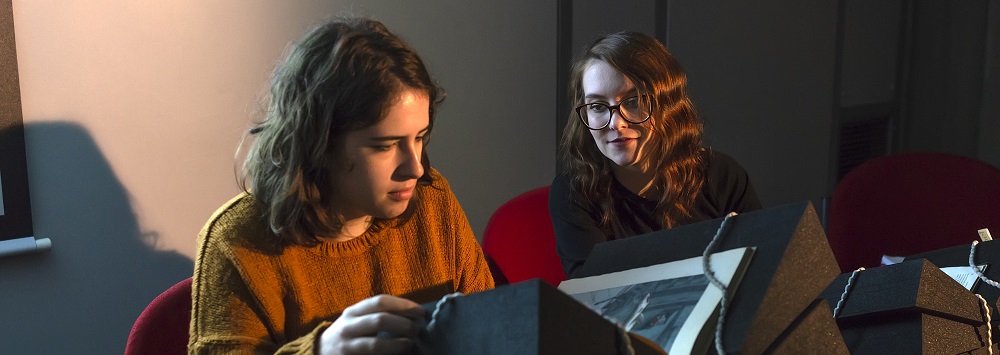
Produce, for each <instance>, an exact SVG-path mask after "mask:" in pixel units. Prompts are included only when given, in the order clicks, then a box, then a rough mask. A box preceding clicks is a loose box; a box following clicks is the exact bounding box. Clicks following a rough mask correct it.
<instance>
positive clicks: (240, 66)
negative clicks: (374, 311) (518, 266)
mask: <svg viewBox="0 0 1000 355" xmlns="http://www.w3.org/2000/svg"><path fill="white" fill-rule="evenodd" d="M13 5H14V25H15V32H16V37H17V51H18V61H19V64H20V68H19V71H20V80H21V93H22V100H23V111H24V121H25V125H26V129H25V134H26V147H27V158H28V173H29V180H30V188H31V195H32V211H33V214H34V227H35V228H34V229H35V233H36V235H37V236H38V237H47V238H51V239H52V241H53V250H52V251H51V252H49V253H47V254H39V255H26V256H19V257H16V258H9V259H0V314H2V315H3V316H0V343H2V344H5V345H4V347H5V349H4V350H3V352H5V353H6V352H10V353H12V354H13V353H73V352H75V351H79V350H82V349H87V350H86V352H87V353H102V354H103V353H116V352H120V351H122V349H124V346H125V340H126V336H127V335H128V331H129V329H130V328H131V326H132V322H133V321H134V320H135V317H136V316H138V314H139V312H141V310H142V308H143V307H144V306H145V305H146V304H147V303H148V302H149V301H150V300H151V299H152V298H153V297H154V296H155V295H156V294H158V293H159V292H160V291H162V290H164V289H166V288H167V287H168V286H169V285H171V284H172V283H174V282H176V281H179V280H180V279H182V278H184V277H188V276H190V274H191V270H192V265H193V262H192V260H193V256H194V253H195V237H196V235H197V233H198V231H199V229H200V228H201V226H202V224H203V223H204V221H205V220H206V219H207V218H208V217H209V215H210V214H211V213H212V212H213V211H214V210H215V208H216V207H218V206H219V205H220V204H222V203H223V202H225V201H226V200H228V199H229V198H230V197H232V196H233V195H234V194H235V193H237V191H238V188H237V185H236V182H235V178H234V172H233V169H234V165H233V153H234V150H235V148H236V145H237V143H238V141H239V139H240V136H241V133H242V131H243V130H245V129H246V128H247V127H248V119H249V117H250V116H251V114H252V113H253V112H254V110H255V108H256V106H255V103H256V101H257V98H258V96H259V95H260V93H261V92H262V88H263V86H264V85H265V82H266V80H267V78H268V76H269V73H270V71H271V69H272V67H273V65H274V63H275V62H276V61H278V60H279V58H280V57H281V55H282V54H283V53H284V51H285V48H286V44H287V43H288V42H289V41H290V40H293V39H295V38H297V37H299V36H300V35H301V34H302V33H303V32H304V31H305V30H306V29H308V28H309V27H310V25H311V24H313V23H315V22H316V21H318V20H320V19H322V18H324V17H327V16H329V15H332V14H338V13H342V12H344V11H351V12H353V13H358V14H363V15H370V16H373V17H375V18H377V19H381V20H383V21H384V22H385V23H386V24H387V25H388V26H389V27H390V29H393V30H395V31H396V32H397V33H399V34H400V35H401V36H402V37H404V39H406V40H408V41H409V42H410V43H411V44H412V45H414V47H416V49H417V51H418V52H419V53H421V55H422V56H423V57H424V59H425V60H426V61H427V63H428V66H429V67H430V70H431V74H432V75H433V76H434V77H436V78H437V79H438V80H439V81H440V82H441V83H442V85H443V86H444V87H445V88H446V89H447V90H448V91H449V96H448V99H447V101H446V102H445V104H444V106H443V107H442V109H441V111H440V115H439V116H438V117H439V119H438V121H437V124H436V126H435V136H434V140H433V143H432V144H431V146H430V148H429V150H430V154H431V157H432V158H433V163H434V165H435V166H436V167H437V168H438V169H439V170H441V171H442V173H443V174H444V175H445V176H446V177H448V179H449V181H450V182H451V183H452V187H453V189H454V191H455V193H456V195H457V196H458V198H459V200H460V202H461V203H462V204H463V206H464V207H465V209H466V212H467V214H468V215H469V218H470V221H471V222H472V224H473V229H474V230H475V231H476V233H477V235H479V234H481V232H482V230H483V228H484V226H485V223H486V220H487V219H488V218H489V215H490V214H491V213H492V211H493V210H494V209H495V208H496V207H497V206H499V205H500V204H501V203H503V202H504V201H506V200H507V199H509V198H511V197H513V196H515V195H517V194H518V193H520V192H522V191H526V190H528V189H531V188H533V187H537V186H541V185H545V184H548V183H549V182H550V181H551V179H552V178H553V175H554V172H555V143H554V141H553V137H554V136H555V121H554V119H553V118H552V117H553V116H554V115H555V106H554V105H555V104H554V102H555V95H556V93H555V73H554V68H555V52H554V50H552V48H554V46H555V28H556V27H555V18H556V13H555V6H556V5H555V2H550V3H546V2H543V3H539V2H536V1H531V0H522V1H505V2H484V3H478V4H476V5H475V6H470V5H468V3H467V2H463V1H450V0H437V1H427V2H420V3H418V2H409V1H406V2H403V1H365V2H358V3H349V2H345V1H320V0H310V1H296V2H286V1H280V2H279V1H268V0H211V1H193V0H183V1H155V2H145V1H142V2H137V1H120V0H89V1H75V2H74V1H54V0H52V1H36V0H31V1H28V0H14V2H13Z"/></svg>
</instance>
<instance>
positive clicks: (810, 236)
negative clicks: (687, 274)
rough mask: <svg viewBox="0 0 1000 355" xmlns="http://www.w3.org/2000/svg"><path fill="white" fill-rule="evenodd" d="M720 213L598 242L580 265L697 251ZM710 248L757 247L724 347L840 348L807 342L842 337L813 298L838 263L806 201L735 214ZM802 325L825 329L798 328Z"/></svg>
mask: <svg viewBox="0 0 1000 355" xmlns="http://www.w3.org/2000/svg"><path fill="white" fill-rule="evenodd" d="M721 222H722V219H721V218H720V219H715V220H710V221H704V222H700V223H695V224H690V225H685V226H680V227H677V228H673V229H668V230H663V231H658V232H653V233H648V234H644V235H639V236H635V237H630V238H625V239H620V240H615V241H610V242H606V243H600V244H598V245H597V246H595V247H594V250H593V252H592V253H591V255H590V257H589V258H588V261H587V262H586V263H585V264H584V265H583V266H582V267H581V273H582V276H593V275H600V274H606V273H610V272H616V271H622V270H628V269H633V268H637V267H643V266H650V265H656V264H661V263H665V262H670V261H676V260H681V259H687V258H691V257H695V256H701V255H702V253H703V252H704V250H705V247H706V246H707V245H708V243H709V242H710V241H711V240H712V238H713V236H714V235H715V233H716V230H717V229H718V227H719V225H720V223H721ZM718 243H719V244H718V247H717V248H715V251H724V250H729V249H733V248H738V247H756V250H755V252H754V255H753V257H752V259H751V261H750V264H749V266H748V268H747V270H746V273H745V274H744V276H743V280H742V282H741V283H740V285H739V288H738V289H737V290H736V294H735V296H734V297H733V299H732V303H731V304H730V306H729V309H728V315H727V318H726V320H725V327H724V334H723V347H724V350H725V352H727V353H742V354H761V353H765V352H768V353H769V352H772V351H774V352H777V351H778V350H779V349H805V348H808V349H810V351H809V352H810V353H831V354H839V353H844V352H843V349H844V348H842V347H837V346H827V347H813V346H812V344H810V343H809V342H811V341H821V342H831V343H837V342H838V341H840V342H842V340H841V339H839V334H837V332H838V331H837V329H836V327H835V326H834V324H833V322H832V319H829V320H824V319H822V318H823V315H822V314H820V313H822V312H820V313H816V312H819V311H818V310H817V307H815V302H814V301H815V300H816V299H817V297H818V296H819V294H820V292H821V291H823V290H824V289H825V288H826V287H827V285H829V283H830V281H832V280H833V279H834V277H836V276H837V275H838V274H839V273H840V268H839V267H838V265H837V261H836V259H835V258H834V256H833V252H832V251H831V250H830V245H829V244H828V243H827V240H826V234H825V233H824V232H823V228H822V226H821V225H820V222H819V218H818V217H817V216H816V211H815V209H814V208H813V206H812V204H811V203H809V202H802V203H796V204H789V205H784V206H778V207H773V208H768V209H764V210H759V211H754V212H748V213H744V214H740V215H738V216H736V217H733V218H732V219H731V220H730V221H729V222H728V223H727V225H726V228H725V230H724V231H723V232H722V234H721V236H720V240H719V242H718ZM797 327H807V328H812V329H815V330H817V331H820V332H822V333H824V334H827V336H826V337H820V338H816V337H811V336H804V335H805V333H803V332H798V331H797V330H796V328H797Z"/></svg>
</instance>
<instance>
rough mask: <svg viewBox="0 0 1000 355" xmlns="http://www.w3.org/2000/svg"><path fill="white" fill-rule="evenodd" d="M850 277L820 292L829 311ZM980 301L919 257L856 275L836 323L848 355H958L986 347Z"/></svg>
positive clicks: (836, 281) (843, 275)
mask: <svg viewBox="0 0 1000 355" xmlns="http://www.w3.org/2000/svg"><path fill="white" fill-rule="evenodd" d="M850 276H851V273H845V274H841V275H840V276H838V277H837V278H836V279H835V280H834V281H833V282H832V283H830V286H829V287H828V288H827V289H826V290H825V291H823V293H822V295H821V297H822V298H823V299H825V300H826V301H827V302H828V304H829V307H830V310H831V311H832V310H833V309H834V308H835V307H836V305H837V302H838V301H839V300H840V299H841V296H842V294H843V293H844V288H845V286H846V285H847V282H848V280H849V278H850ZM984 319H985V318H984V317H983V314H982V311H981V306H980V301H979V299H978V298H976V297H975V295H974V294H973V293H972V292H970V291H968V290H966V289H965V288H964V287H962V286H961V285H959V284H958V283H957V282H955V280H952V279H951V278H950V277H949V276H948V275H946V274H945V273H944V272H942V271H941V270H940V269H938V268H937V267H936V266H934V264H932V263H930V262H928V261H926V260H923V259H920V260H913V261H906V262H903V263H900V264H896V265H889V266H883V267H878V268H872V269H867V270H864V271H861V272H860V273H859V274H858V275H857V276H856V278H855V279H854V281H853V282H852V286H851V287H850V289H849V291H848V293H847V297H846V299H845V300H844V302H843V303H842V305H841V311H840V314H839V315H838V316H837V318H836V320H837V323H838V325H839V327H840V332H841V334H842V336H843V339H844V342H845V343H846V344H847V347H848V349H849V350H850V351H851V353H852V354H880V353H886V352H889V353H899V354H959V353H969V352H978V351H984V350H985V347H986V346H988V345H989V342H988V341H987V339H986V325H985V322H984Z"/></svg>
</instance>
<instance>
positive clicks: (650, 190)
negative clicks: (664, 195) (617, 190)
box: [611, 165, 660, 200]
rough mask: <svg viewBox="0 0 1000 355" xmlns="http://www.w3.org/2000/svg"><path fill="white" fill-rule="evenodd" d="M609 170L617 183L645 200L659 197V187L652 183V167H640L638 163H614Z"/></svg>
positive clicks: (654, 175)
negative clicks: (621, 164) (619, 164)
mask: <svg viewBox="0 0 1000 355" xmlns="http://www.w3.org/2000/svg"><path fill="white" fill-rule="evenodd" d="M611 172H612V174H614V176H615V179H617V180H618V183H620V184H622V186H625V188H626V189H628V190H629V191H632V193H634V194H636V195H639V196H641V197H642V198H644V199H647V200H656V199H657V198H658V197H659V193H660V192H659V189H658V188H657V187H656V186H654V184H653V181H654V180H655V179H654V177H656V174H654V173H653V171H652V169H642V168H641V167H640V166H638V165H631V166H618V165H614V166H612V168H611Z"/></svg>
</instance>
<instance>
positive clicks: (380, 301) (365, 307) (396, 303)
mask: <svg viewBox="0 0 1000 355" xmlns="http://www.w3.org/2000/svg"><path fill="white" fill-rule="evenodd" d="M378 312H389V313H395V314H398V315H400V316H403V317H409V318H416V317H422V316H423V315H424V309H423V308H421V307H420V305H419V304H417V303H416V302H413V301H410V300H408V299H405V298H400V297H396V296H389V295H378V296H375V297H369V298H366V299H364V300H362V301H361V302H358V303H355V304H354V305H352V306H350V307H347V309H345V310H344V313H343V315H346V316H349V317H357V316H363V315H366V314H372V313H378Z"/></svg>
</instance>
